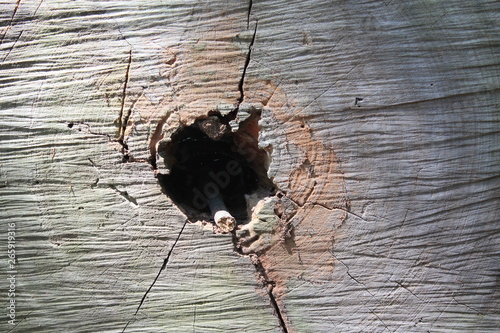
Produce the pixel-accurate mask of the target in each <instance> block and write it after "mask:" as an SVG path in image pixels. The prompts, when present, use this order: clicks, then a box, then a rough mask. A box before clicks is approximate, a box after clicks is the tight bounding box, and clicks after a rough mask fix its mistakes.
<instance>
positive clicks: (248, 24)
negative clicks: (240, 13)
mask: <svg viewBox="0 0 500 333" xmlns="http://www.w3.org/2000/svg"><path fill="white" fill-rule="evenodd" d="M252 6H253V1H252V0H250V1H248V11H247V29H249V28H250V14H251V13H252Z"/></svg>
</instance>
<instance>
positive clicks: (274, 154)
mask: <svg viewBox="0 0 500 333" xmlns="http://www.w3.org/2000/svg"><path fill="white" fill-rule="evenodd" d="M499 7H500V6H499V5H498V4H497V3H496V2H495V1H451V2H447V3H444V2H437V1H425V2H422V1H405V2H404V3H398V2H381V1H380V2H379V1H373V2H371V1H368V2H345V1H253V2H252V1H250V2H247V1H244V2H243V1H239V2H231V3H224V2H222V1H211V2H206V3H199V2H196V1H169V2H166V3H159V2H158V3H157V2H147V1H142V2H134V3H131V2H129V1H111V2H86V1H78V2H67V1H47V0H46V1H17V2H16V1H12V2H3V3H2V4H1V5H0V9H1V10H0V17H1V18H0V22H1V23H0V25H1V31H0V37H1V38H2V39H1V45H0V63H1V65H0V110H1V116H0V121H1V127H0V131H1V132H0V151H1V155H0V158H1V161H0V180H1V188H0V202H1V206H2V211H1V217H2V221H4V223H2V225H3V227H2V238H1V239H2V240H4V241H5V240H6V237H7V231H8V223H15V226H16V250H17V252H16V255H17V259H18V262H17V264H16V265H15V267H16V270H17V273H16V296H15V300H16V326H15V327H13V326H12V325H10V324H9V323H8V319H9V318H8V317H7V316H6V314H5V316H4V315H3V314H2V316H4V319H2V321H1V322H0V330H1V331H13V332H38V331H43V332H59V331H61V332H62V331H74V332H108V331H109V332H122V331H125V332H139V331H148V332H155V331H165V332H191V331H192V332H225V331H227V332H283V328H281V327H280V322H279V320H278V319H277V317H276V315H275V308H274V307H273V306H272V304H271V303H272V302H271V300H270V298H269V294H268V293H269V289H268V290H267V291H266V288H265V286H264V285H263V284H262V281H261V280H262V275H260V276H259V274H258V273H257V272H256V270H255V267H254V264H255V260H256V258H258V260H259V265H261V266H262V267H263V268H264V269H265V272H266V275H267V278H268V280H272V281H274V283H275V286H274V288H273V289H271V294H272V296H273V297H274V300H275V301H276V304H277V306H278V308H279V311H280V313H281V316H282V317H283V320H284V321H285V325H286V328H285V329H286V330H287V331H288V332H383V331H388V332H470V331H476V332H495V331H498V329H499V328H498V327H499V325H500V324H499V323H500V313H499V312H500V311H499V310H498V309H499V308H500V304H499V303H500V302H499V298H498V290H499V286H498V271H499V269H500V267H499V266H500V265H499V259H500V258H499V255H498V249H499V246H500V244H499V243H500V241H499V232H498V215H499V211H500V209H499V208H500V207H499V206H500V205H499V200H498V197H499V193H500V182H499V170H500V156H499V142H500V137H499V133H500V132H499V130H498V128H499V127H498V125H499V122H500V118H499V111H498V108H499V100H500V98H499V88H500V79H499V60H498V59H499V58H498V54H500V47H499V45H498V39H499V37H500V34H499V28H498V24H497V22H498V20H499V18H500V17H499V16H500V8H499ZM249 9H250V11H249ZM257 22H258V23H257ZM254 33H255V35H254ZM254 37H255V39H254V44H253V46H252V48H251V50H252V53H251V56H250V62H249V63H248V67H247V68H246V71H245V76H244V81H243V83H244V84H243V92H244V96H241V95H240V94H241V92H240V91H239V86H238V85H239V83H240V80H241V78H242V73H243V72H244V68H245V61H246V59H247V55H248V51H249V47H250V43H251V42H252V39H253V38H254ZM124 96H125V98H124ZM241 97H244V99H243V103H242V104H241V106H242V110H243V111H244V110H245V108H246V107H247V106H248V105H254V106H256V107H261V108H262V119H261V120H260V123H259V124H260V127H261V132H260V144H261V146H262V147H266V148H267V149H268V150H269V151H270V152H271V158H272V163H271V165H270V170H269V174H270V176H271V177H273V179H274V181H275V183H276V184H277V186H278V187H279V188H280V189H281V190H283V191H286V193H287V198H288V199H289V200H290V201H289V203H290V202H292V201H294V202H295V203H296V206H295V207H296V215H295V216H294V217H293V218H291V219H290V222H291V223H292V225H293V226H294V240H293V244H291V243H285V244H283V243H282V242H280V241H279V235H275V236H274V237H271V238H270V239H271V240H270V241H269V243H266V244H257V245H256V246H260V247H261V248H263V249H265V250H266V251H265V253H263V254H260V255H259V256H258V257H254V258H253V263H252V260H251V259H250V258H249V257H248V256H242V255H239V254H237V253H236V252H235V251H234V246H233V241H232V239H231V236H229V235H216V234H213V232H212V231H211V230H209V228H206V227H205V228H204V227H203V226H202V225H201V224H190V223H188V224H186V225H185V228H184V230H183V232H182V234H180V236H179V233H180V231H181V229H182V228H183V226H184V222H185V217H184V215H183V214H182V213H181V212H180V211H179V210H178V209H177V207H176V206H175V205H173V204H172V203H171V201H170V200H169V199H168V198H166V197H165V196H164V195H163V194H162V193H161V190H160V188H159V186H158V184H157V182H156V179H155V178H154V173H153V171H152V170H151V166H150V164H149V163H148V158H149V157H150V143H151V140H152V139H153V141H155V137H154V134H155V133H158V131H156V130H157V125H158V123H162V122H165V126H164V130H166V131H168V130H169V129H171V128H176V127H177V126H179V125H180V124H189V123H190V122H192V121H194V119H196V118H197V117H199V116H202V115H205V114H207V112H208V111H210V110H213V109H218V110H221V111H224V110H231V109H232V108H233V107H234V105H235V104H236V103H237V101H238V99H239V98H241ZM243 111H242V112H243ZM68 125H69V126H68ZM120 139H123V140H124V141H125V142H126V144H127V145H128V152H126V151H124V149H123V147H122V146H121V145H120V143H119V141H120ZM126 153H128V155H129V158H128V160H127V161H124V154H126ZM266 239H267V238H266ZM4 241H2V244H6V243H5V242H4ZM174 245H175V247H174V248H173V246H174ZM285 245H286V246H285ZM172 248H173V250H172ZM2 249H3V250H2V252H1V253H0V258H1V261H2V266H1V267H2V270H1V272H2V275H1V279H2V281H6V280H7V275H8V274H9V268H8V265H7V248H6V246H2ZM171 250H172V253H171V254H170V256H169V252H170V251H171ZM245 250H248V251H251V249H245ZM168 256H169V257H168ZM167 257H168V258H169V260H168V265H167V267H166V268H165V269H164V270H163V271H161V272H160V275H159V276H158V279H157V280H156V282H155V283H154V285H153V287H152V288H151V290H150V291H149V293H148V294H147V296H146V297H145V298H144V302H143V303H142V305H141V306H140V309H139V311H137V313H136V310H137V309H138V307H139V304H140V302H141V299H142V298H143V296H144V294H145V292H146V290H148V288H149V287H150V286H151V285H152V283H153V281H154V280H155V278H156V276H157V274H158V272H159V270H160V268H161V266H162V264H163V262H164V259H165V258H167ZM7 288H8V286H7ZM9 300H10V298H8V297H7V294H6V292H4V284H3V283H2V295H1V297H0V301H1V303H2V308H4V309H5V307H4V305H6V304H8V302H9ZM5 311H7V310H5Z"/></svg>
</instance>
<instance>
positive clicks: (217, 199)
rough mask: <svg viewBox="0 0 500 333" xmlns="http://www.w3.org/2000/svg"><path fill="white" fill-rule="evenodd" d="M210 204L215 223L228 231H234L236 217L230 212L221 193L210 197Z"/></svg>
mask: <svg viewBox="0 0 500 333" xmlns="http://www.w3.org/2000/svg"><path fill="white" fill-rule="evenodd" d="M208 205H209V207H210V212H211V213H212V216H213V217H214V220H215V224H216V225H217V226H218V227H219V229H220V230H221V231H222V232H224V233H228V232H231V231H233V229H234V227H235V226H236V219H235V218H234V217H233V216H232V215H231V213H229V212H228V210H227V208H226V205H225V204H224V201H223V200H222V197H221V195H220V194H218V195H216V196H214V197H213V198H210V199H209V200H208Z"/></svg>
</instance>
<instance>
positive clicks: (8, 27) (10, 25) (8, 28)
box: [0, 0, 21, 45]
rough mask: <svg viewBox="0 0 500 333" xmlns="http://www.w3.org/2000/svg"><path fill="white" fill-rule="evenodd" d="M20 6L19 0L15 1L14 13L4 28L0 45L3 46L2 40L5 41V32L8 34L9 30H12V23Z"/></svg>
mask: <svg viewBox="0 0 500 333" xmlns="http://www.w3.org/2000/svg"><path fill="white" fill-rule="evenodd" d="M20 4H21V0H17V2H16V6H15V7H14V11H13V12H12V16H11V18H10V21H9V24H7V27H6V28H5V32H4V33H3V35H2V39H1V40H0V45H2V44H3V40H4V39H5V36H7V32H9V30H10V28H12V22H14V17H15V16H16V13H17V10H18V9H19V5H20Z"/></svg>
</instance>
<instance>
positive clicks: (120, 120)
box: [116, 49, 132, 157]
mask: <svg viewBox="0 0 500 333" xmlns="http://www.w3.org/2000/svg"><path fill="white" fill-rule="evenodd" d="M131 64H132V49H130V50H129V52H128V62H127V69H126V71H125V80H124V81H125V82H124V83H123V89H122V100H121V107H120V113H119V115H118V127H119V133H118V138H117V139H116V141H117V142H118V143H119V144H120V145H121V146H122V150H123V151H122V153H123V154H124V155H127V152H126V151H127V150H128V146H127V143H126V142H125V141H124V138H125V130H126V128H127V122H128V118H129V117H130V114H131V112H132V108H130V109H129V111H128V113H127V115H126V116H125V119H124V117H123V111H124V109H125V100H126V97H127V87H128V82H129V79H130V66H131ZM124 157H125V156H124Z"/></svg>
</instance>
